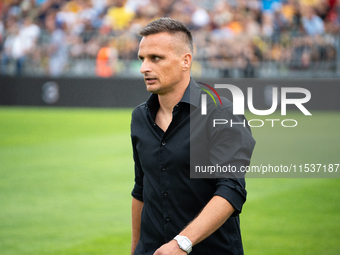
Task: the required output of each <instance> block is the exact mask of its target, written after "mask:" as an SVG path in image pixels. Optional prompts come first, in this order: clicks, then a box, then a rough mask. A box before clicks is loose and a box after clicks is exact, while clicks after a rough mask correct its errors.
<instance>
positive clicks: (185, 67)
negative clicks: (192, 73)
mask: <svg viewBox="0 0 340 255" xmlns="http://www.w3.org/2000/svg"><path fill="white" fill-rule="evenodd" d="M191 62H192V55H191V54H190V53H186V54H185V55H183V71H186V70H188V69H190V67H191Z"/></svg>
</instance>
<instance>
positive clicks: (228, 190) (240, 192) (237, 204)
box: [214, 180, 247, 216]
mask: <svg viewBox="0 0 340 255" xmlns="http://www.w3.org/2000/svg"><path fill="white" fill-rule="evenodd" d="M214 195H215V196H220V197H223V198H224V199H226V200H227V201H228V202H229V203H230V204H231V205H232V206H233V207H234V209H235V212H234V213H233V214H232V215H231V216H237V215H238V214H240V213H241V211H242V206H243V204H244V202H245V201H246V197H247V191H246V190H245V189H243V188H242V187H241V186H239V185H237V184H235V183H232V182H229V181H227V180H225V181H222V180H221V181H220V183H217V190H216V192H215V193H214Z"/></svg>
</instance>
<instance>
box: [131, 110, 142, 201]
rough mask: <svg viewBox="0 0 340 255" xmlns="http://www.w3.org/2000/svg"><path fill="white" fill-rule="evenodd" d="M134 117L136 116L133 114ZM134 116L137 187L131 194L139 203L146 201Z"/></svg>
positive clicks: (133, 138)
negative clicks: (144, 198)
mask: <svg viewBox="0 0 340 255" xmlns="http://www.w3.org/2000/svg"><path fill="white" fill-rule="evenodd" d="M133 115H134V114H133ZM133 125H134V121H133V116H132V121H131V141H132V149H133V160H134V169H135V185H134V187H133V190H132V192H131V195H132V196H133V197H134V198H135V199H137V200H139V201H142V202H143V201H144V200H143V177H144V173H143V170H142V167H141V164H140V161H139V156H138V152H137V149H136V137H135V136H134V133H133Z"/></svg>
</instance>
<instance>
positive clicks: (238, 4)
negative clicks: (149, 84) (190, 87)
mask: <svg viewBox="0 0 340 255" xmlns="http://www.w3.org/2000/svg"><path fill="white" fill-rule="evenodd" d="M163 16H168V17H172V18H175V19H178V20H180V21H182V22H184V23H185V24H186V25H187V26H188V27H189V29H190V30H191V31H192V32H193V36H194V41H195V55H194V60H195V61H194V63H193V67H192V74H193V75H194V76H198V77H232V78H236V77H340V0H251V1H246V0H224V1H219V0H196V1H194V0H173V1H171V0H170V1H169V0H4V1H1V2H0V59H1V62H0V67H1V69H0V74H1V75H11V76H19V75H24V76H54V77H64V76H72V77H73V76H75V77H77V76H82V77H86V76H89V77H96V76H102V77H113V76H119V77H133V76H139V75H140V74H139V67H140V63H139V61H138V60H137V51H138V43H139V40H140V38H139V37H138V36H137V31H138V30H139V29H140V28H141V27H142V26H144V25H146V24H147V23H148V22H150V21H151V20H153V19H156V18H158V17H163ZM103 48H105V51H103ZM107 52H110V54H109V55H111V56H113V57H110V59H113V60H112V65H111V66H109V65H106V64H105V68H106V69H105V70H104V71H103V72H102V73H101V72H100V71H98V63H99V64H100V63H101V62H100V61H99V60H98V59H100V58H104V59H109V56H105V54H104V53H107Z"/></svg>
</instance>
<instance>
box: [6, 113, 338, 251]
mask: <svg viewBox="0 0 340 255" xmlns="http://www.w3.org/2000/svg"><path fill="white" fill-rule="evenodd" d="M312 114H313V116H310V117H304V116H303V117H301V115H302V113H301V112H293V113H290V115H289V116H287V118H289V119H294V118H295V119H298V121H299V124H298V126H297V127H295V128H284V127H281V126H279V125H278V126H275V127H274V128H271V127H270V125H265V126H264V127H261V128H253V129H252V130H253V134H254V137H255V139H256V141H257V145H256V148H255V151H254V155H253V159H252V165H259V164H261V163H263V164H265V163H270V164H277V165H278V164H291V163H292V164H312V163H314V164H317V163H320V164H330V163H333V164H336V163H337V164H339V163H340V157H339V155H340V150H339V148H340V115H339V113H338V112H312ZM130 115H131V109H76V108H72V109H67V108H29V107H28V108H24V107H0V254H2V255H31V254H32V255H33V254H34V255H38V254H41V255H56V254H58V255H60V254H64V255H71V254H79V255H84V254H96V255H101V254H112V255H126V254H129V249H130V233H131V225H130V202H131V196H130V192H131V189H132V187H133V161H132V150H131V145H130V135H129V129H130ZM247 117H248V119H249V118H257V119H258V118H259V117H254V116H247ZM275 118H277V119H282V116H279V115H277V116H275ZM262 119H265V118H262ZM277 123H279V122H277ZM266 124H267V123H266ZM338 171H340V169H338ZM247 190H248V198H247V202H246V204H245V205H244V208H243V212H242V214H241V227H242V235H243V241H244V249H245V254H246V255H257V254H258V255H266V254H268V255H273V254H275V255H280V254H290V255H292V254H299V255H301V254H323V255H325V254H339V251H340V248H339V247H340V246H339V240H340V213H339V212H340V179H335V178H333V179H332V178H327V179H326V178H323V179H321V178H303V179H302V178H286V179H281V178H280V179H278V178H249V179H247ZM208 255H215V254H208Z"/></svg>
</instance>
